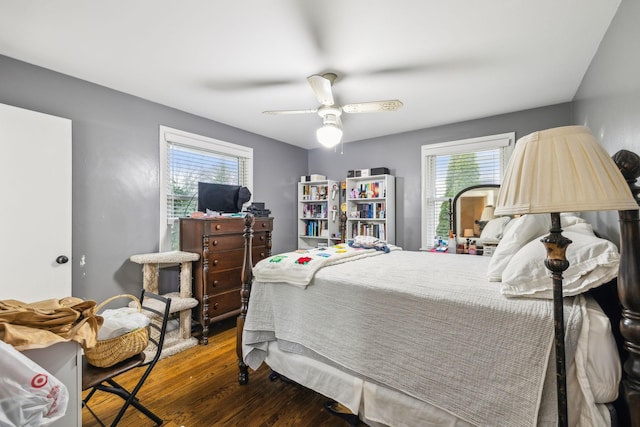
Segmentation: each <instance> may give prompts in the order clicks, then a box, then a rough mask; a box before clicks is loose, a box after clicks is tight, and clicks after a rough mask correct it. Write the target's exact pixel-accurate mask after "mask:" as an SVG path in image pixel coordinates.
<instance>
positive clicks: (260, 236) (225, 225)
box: [180, 218, 273, 344]
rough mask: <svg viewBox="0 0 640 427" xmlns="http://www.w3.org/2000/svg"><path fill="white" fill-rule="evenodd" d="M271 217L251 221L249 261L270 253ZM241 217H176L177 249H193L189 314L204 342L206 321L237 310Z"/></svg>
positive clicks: (241, 245) (239, 286) (240, 274)
mask: <svg viewBox="0 0 640 427" xmlns="http://www.w3.org/2000/svg"><path fill="white" fill-rule="evenodd" d="M272 231H273V218H256V219H255V223H254V225H253V241H252V251H251V256H252V262H253V264H254V265H255V264H256V263H257V262H258V261H260V260H261V259H264V258H266V257H268V256H270V255H271V232H272ZM243 233H244V218H215V219H194V218H182V219H180V250H181V251H188V252H196V253H198V254H200V259H199V260H198V261H196V262H194V263H193V297H194V298H196V299H197V300H198V305H197V306H196V307H195V308H194V309H193V317H194V319H195V320H196V321H197V322H198V324H199V326H200V327H201V330H202V338H201V343H202V344H208V342H209V340H208V335H209V324H211V323H213V322H216V321H220V320H223V319H226V318H228V317H231V316H237V315H238V314H240V288H241V286H242V277H241V276H242V264H243V262H244V236H243Z"/></svg>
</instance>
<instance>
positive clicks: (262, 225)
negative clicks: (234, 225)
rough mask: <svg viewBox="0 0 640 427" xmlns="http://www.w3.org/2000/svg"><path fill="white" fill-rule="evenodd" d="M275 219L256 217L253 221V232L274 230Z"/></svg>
mask: <svg viewBox="0 0 640 427" xmlns="http://www.w3.org/2000/svg"><path fill="white" fill-rule="evenodd" d="M272 230H273V219H272V218H255V220H254V223H253V232H254V233H258V232H260V231H272Z"/></svg>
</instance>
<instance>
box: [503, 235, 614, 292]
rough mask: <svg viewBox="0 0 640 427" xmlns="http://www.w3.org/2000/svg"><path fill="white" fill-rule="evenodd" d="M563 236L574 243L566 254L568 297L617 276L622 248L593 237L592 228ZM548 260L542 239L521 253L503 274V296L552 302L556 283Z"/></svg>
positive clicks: (536, 240)
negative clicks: (567, 263)
mask: <svg viewBox="0 0 640 427" xmlns="http://www.w3.org/2000/svg"><path fill="white" fill-rule="evenodd" d="M562 234H563V235H564V236H565V237H567V238H569V239H571V241H572V242H573V243H571V244H570V245H569V246H568V247H567V252H566V256H567V260H568V261H569V268H567V270H565V271H564V273H563V274H562V276H563V280H562V290H563V295H564V296H572V295H578V294H580V293H582V292H585V291H587V290H589V289H591V288H594V287H596V286H600V285H602V284H603V283H606V282H608V281H610V280H612V279H613V278H614V277H616V276H617V274H618V265H619V264H620V254H619V253H618V248H617V247H616V246H615V245H614V244H613V243H612V242H610V241H608V240H605V239H601V238H599V237H596V236H595V235H593V231H592V230H591V226H590V225H589V224H586V223H581V224H576V225H573V226H570V227H567V228H566V229H565V230H564V232H563V233H562ZM542 237H543V236H541V237H540V238H542ZM546 256H547V255H546V249H545V247H544V245H543V244H542V243H541V242H540V241H539V239H534V240H532V241H531V242H529V243H527V244H526V245H525V246H524V247H523V248H522V249H520V250H519V251H518V252H517V253H516V254H515V255H514V256H513V257H512V258H511V260H510V261H509V263H508V265H507V266H506V268H505V269H504V272H503V273H502V286H501V292H502V294H503V295H506V296H508V297H516V296H524V297H534V298H546V299H552V298H553V282H552V279H551V273H550V272H549V270H548V269H547V267H546V266H545V265H544V260H545V259H546Z"/></svg>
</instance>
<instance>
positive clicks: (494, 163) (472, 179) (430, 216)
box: [421, 132, 515, 250]
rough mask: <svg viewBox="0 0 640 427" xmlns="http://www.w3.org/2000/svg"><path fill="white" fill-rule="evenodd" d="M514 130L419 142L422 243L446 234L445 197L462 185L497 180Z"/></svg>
mask: <svg viewBox="0 0 640 427" xmlns="http://www.w3.org/2000/svg"><path fill="white" fill-rule="evenodd" d="M514 139H515V133H514V132H511V133H504V134H500V135H492V136H485V137H480V138H471V139H463V140H459V141H449V142H443V143H438V144H430V145H423V146H422V156H421V159H422V244H421V249H423V250H426V249H429V248H431V247H433V242H434V239H435V238H436V237H438V236H442V237H443V238H444V239H445V240H446V239H447V238H448V236H449V199H450V198H453V197H454V196H455V195H456V193H458V191H460V190H462V189H463V188H465V187H468V186H470V185H476V184H500V182H501V181H502V174H503V173H504V169H505V167H506V165H507V162H508V160H509V156H510V155H511V151H512V150H513V145H514Z"/></svg>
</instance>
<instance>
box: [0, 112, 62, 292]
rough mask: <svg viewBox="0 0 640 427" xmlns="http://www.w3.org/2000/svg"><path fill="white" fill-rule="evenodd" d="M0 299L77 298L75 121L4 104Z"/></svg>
mask: <svg viewBox="0 0 640 427" xmlns="http://www.w3.org/2000/svg"><path fill="white" fill-rule="evenodd" d="M0 182H1V183H2V191H0V194H1V195H2V204H1V205H0V206H1V207H0V227H2V232H1V233H0V236H1V237H0V239H1V240H2V243H1V244H0V271H2V279H1V280H0V299H9V298H11V299H17V300H20V301H24V302H33V301H40V300H44V299H49V298H61V297H65V296H71V120H68V119H63V118H60V117H55V116H50V115H48V114H42V113H37V112H35V111H29V110H25V109H22V108H16V107H12V106H9V105H4V104H0Z"/></svg>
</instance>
